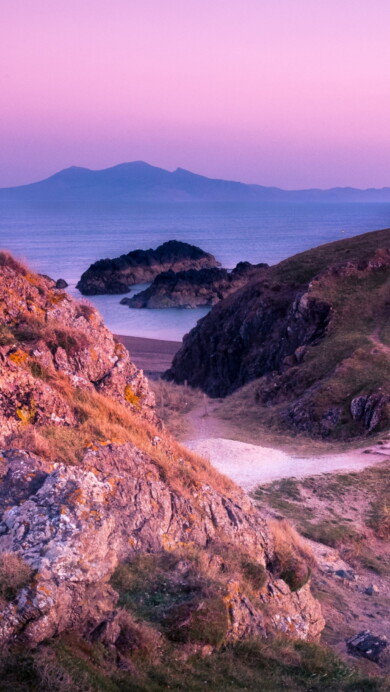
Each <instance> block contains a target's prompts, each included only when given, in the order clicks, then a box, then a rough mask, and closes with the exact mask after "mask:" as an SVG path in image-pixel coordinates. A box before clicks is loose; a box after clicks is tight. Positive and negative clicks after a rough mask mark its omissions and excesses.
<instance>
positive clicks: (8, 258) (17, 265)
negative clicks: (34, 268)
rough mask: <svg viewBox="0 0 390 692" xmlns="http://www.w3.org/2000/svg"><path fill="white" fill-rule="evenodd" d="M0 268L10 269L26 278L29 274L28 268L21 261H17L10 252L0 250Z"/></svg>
mask: <svg viewBox="0 0 390 692" xmlns="http://www.w3.org/2000/svg"><path fill="white" fill-rule="evenodd" d="M0 267H9V268H10V269H13V270H14V271H15V272H17V273H18V274H23V276H25V275H26V274H27V272H28V269H27V267H26V266H25V264H23V262H21V261H20V260H17V259H15V257H14V256H13V255H11V253H10V252H8V250H0Z"/></svg>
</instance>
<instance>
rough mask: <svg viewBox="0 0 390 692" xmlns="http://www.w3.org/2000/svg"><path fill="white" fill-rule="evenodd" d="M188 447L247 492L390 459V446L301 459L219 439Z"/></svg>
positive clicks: (265, 448)
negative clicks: (260, 487) (288, 480)
mask: <svg viewBox="0 0 390 692" xmlns="http://www.w3.org/2000/svg"><path fill="white" fill-rule="evenodd" d="M185 444H186V446H187V447H189V449H192V450H193V451H195V452H197V453H198V454H201V455H202V456H203V457H205V458H206V459H208V460H209V461H210V462H211V463H212V464H213V466H215V468H216V469H218V471H220V472H221V473H223V474H225V475H226V476H228V477H229V478H231V479H232V480H233V481H235V483H237V484H238V485H240V486H241V487H242V488H244V490H247V491H249V490H253V489H254V488H256V486H257V485H261V484H263V483H271V482H272V481H275V480H279V479H281V478H291V477H292V476H294V477H295V478H304V477H305V476H314V475H318V474H319V473H332V472H335V471H347V472H351V471H361V470H363V469H364V468H366V467H367V466H373V465H374V464H377V463H378V462H379V461H384V460H385V459H389V458H390V448H389V447H372V448H367V447H365V448H363V449H358V450H356V449H354V450H352V451H350V452H342V453H340V454H324V455H319V456H312V457H298V456H293V455H290V454H288V453H287V452H284V451H281V450H279V449H272V448H270V447H261V446H260V445H253V444H248V443H246V442H239V441H238V440H228V439H226V438H218V437H216V438H209V439H201V440H187V441H186V442H185Z"/></svg>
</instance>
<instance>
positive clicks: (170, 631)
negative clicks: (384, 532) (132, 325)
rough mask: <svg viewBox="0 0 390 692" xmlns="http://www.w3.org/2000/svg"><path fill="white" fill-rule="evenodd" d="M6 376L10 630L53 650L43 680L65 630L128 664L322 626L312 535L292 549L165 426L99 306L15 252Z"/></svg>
mask: <svg viewBox="0 0 390 692" xmlns="http://www.w3.org/2000/svg"><path fill="white" fill-rule="evenodd" d="M0 385H1V387H0V403H1V415H0V440H1V445H2V452H1V456H0V468H1V484H0V513H1V516H0V641H1V643H2V645H3V646H8V645H11V644H12V646H13V647H14V646H18V645H23V647H27V648H28V647H30V646H32V647H38V649H37V650H36V651H37V652H38V653H34V657H35V658H34V661H35V663H34V664H33V665H34V666H35V667H34V671H35V672H34V675H38V673H37V670H38V671H41V672H40V673H39V675H41V678H40V681H41V683H42V684H41V686H40V687H39V689H57V688H56V687H55V685H53V686H52V687H50V684H51V683H50V684H49V683H47V678H45V677H44V676H45V675H48V672H47V667H45V666H43V668H42V665H41V663H42V660H45V661H46V662H47V661H48V660H49V659H50V660H51V661H53V660H55V661H57V664H56V665H60V661H59V660H58V650H59V649H58V646H59V645H58V641H59V640H58V639H57V640H52V638H53V637H57V638H58V637H64V636H65V635H66V634H67V633H72V632H77V636H78V637H79V645H78V647H79V649H80V647H81V649H82V647H87V648H88V647H90V648H89V649H88V650H91V651H92V649H91V647H92V648H93V647H94V646H97V647H100V648H98V649H96V650H94V651H99V652H100V654H99V655H102V656H103V655H104V656H106V657H110V661H111V663H110V665H111V666H112V667H113V668H112V670H114V669H115V670H122V671H123V670H124V671H125V673H123V674H124V675H126V674H128V673H127V672H126V671H132V672H133V675H134V674H135V672H136V671H137V668H136V663H134V660H135V659H134V658H133V657H134V655H135V654H134V651H135V652H136V653H137V652H138V651H139V647H140V646H141V648H142V646H144V643H142V642H143V641H144V639H145V637H146V638H147V637H149V638H150V637H152V638H153V637H154V639H153V642H154V644H153V647H154V648H156V650H157V649H158V650H160V649H161V647H163V646H165V647H167V646H168V642H171V644H169V646H172V645H173V646H176V647H179V648H180V646H184V647H185V646H187V647H188V646H190V647H191V646H192V647H193V651H196V650H197V649H196V647H198V648H199V647H201V646H203V647H204V646H205V645H207V646H209V647H210V650H212V649H213V648H215V647H216V646H220V645H221V644H222V643H224V644H225V645H226V644H228V643H229V642H233V641H236V640H239V639H243V638H247V637H253V636H257V637H265V636H267V637H269V636H271V635H272V633H275V632H279V633H287V634H289V635H290V636H293V637H297V638H300V639H308V638H313V637H317V636H318V635H319V633H320V632H321V629H322V627H323V625H324V622H323V618H322V615H321V609H320V606H319V604H318V603H317V602H316V601H315V599H314V598H313V597H312V595H311V593H310V586H309V580H310V570H311V563H310V553H309V552H307V551H306V548H305V546H304V545H303V543H302V542H300V541H299V540H297V541H296V542H295V543H294V541H292V540H291V537H290V539H289V548H288V550H287V548H285V549H283V550H281V549H280V547H279V548H278V545H279V546H280V537H279V542H278V544H276V543H275V540H274V534H273V530H272V529H270V528H269V527H268V525H267V523H266V521H265V519H264V517H263V516H262V514H261V513H260V512H259V511H258V510H257V509H256V508H255V507H254V506H253V504H252V503H251V501H250V500H249V499H248V497H246V495H245V494H244V493H243V491H241V490H240V489H239V488H238V487H236V486H235V485H234V484H233V483H232V482H231V481H229V480H228V479H226V478H225V477H223V476H221V475H220V474H219V473H218V472H217V471H216V470H215V469H213V468H212V467H211V466H210V465H209V464H208V462H206V461H205V460H203V459H201V458H199V457H197V456H195V455H193V454H192V453H191V452H189V451H188V450H186V449H185V448H184V447H181V446H180V445H178V443H177V442H176V441H175V440H174V439H173V438H172V437H171V436H170V435H169V434H168V433H167V432H166V431H165V430H164V429H163V428H162V425H161V423H160V422H159V420H158V419H157V417H156V415H155V413H154V408H153V404H154V401H153V395H152V394H151V392H150V390H149V387H148V383H147V381H146V380H145V378H144V377H143V374H142V372H140V371H139V370H137V368H136V367H135V366H134V365H133V364H132V362H131V360H130V358H129V355H128V353H127V351H126V350H125V349H124V347H123V346H122V345H121V344H119V343H118V342H116V341H115V339H114V338H113V336H112V335H111V334H110V332H109V331H108V330H107V329H106V328H105V327H104V325H103V324H102V321H101V318H100V316H99V315H98V313H97V312H96V311H95V310H94V309H93V308H92V307H91V306H89V305H87V304H85V303H84V304H83V303H77V302H76V301H74V300H73V299H72V298H70V297H69V296H68V295H67V294H66V293H64V292H63V291H61V290H59V289H56V288H55V283H54V282H53V281H51V280H50V279H48V278H47V277H42V276H39V275H36V274H33V273H31V272H30V271H29V270H28V269H27V268H25V267H24V266H22V265H20V264H19V263H18V262H16V261H15V260H14V259H13V258H12V257H11V256H10V255H8V254H6V253H0ZM284 545H285V546H287V544H286V543H285V544H284ZM137 580H141V584H142V585H143V586H142V588H141V589H140V591H137V589H138V588H139V587H138V586H137V584H138V581H137ZM144 585H149V586H147V588H146V590H145V586H144ZM153 594H155V596H153ZM153 598H155V599H156V601H155V602H153V603H149V601H153ZM148 599H149V600H148ZM148 604H149V605H148ZM142 622H143V623H144V624H142ZM140 623H141V624H140ZM142 628H143V629H142ZM139 640H142V642H141V644H139V643H138V644H137V642H139ZM56 641H57V644H56V643H55V642H56ZM60 641H61V642H64V641H65V640H64V639H61V640H60ZM82 641H83V642H84V644H82V643H80V642H82ZM149 641H151V640H150V639H149ZM51 642H52V643H51ZM39 647H41V648H39ZM42 647H43V648H42ZM62 650H63V649H62ZM103 652H106V653H104V654H103ZM96 655H98V654H97V653H96ZM172 655H173V656H177V657H180V656H181V655H182V654H181V653H180V651H178V652H177V653H176V654H172ZM45 656H46V658H45ZM42 657H43V658H42ZM47 657H49V658H47ZM56 657H57V658H56ZM106 660H108V658H107V659H106ZM39 661H41V663H39ZM45 665H46V664H45ZM39 666H41V667H39ZM117 666H119V668H117ZM50 670H51V669H50ZM69 670H70V671H71V670H72V668H71V666H70V669H69ZM69 670H68V669H67V670H66V674H67V675H70V672H69ZM42 671H43V672H42ZM45 671H46V672H45ZM111 672H112V671H111ZM64 674H65V673H64ZM112 674H113V673H112ZM45 680H46V682H45ZM44 683H45V684H44ZM45 685H46V686H45ZM48 685H49V686H48ZM31 689H32V688H31ZM75 689H76V688H75ZM77 689H78V688H77ZM99 689H100V688H99ZM102 689H103V688H102ZM115 689H119V688H115ZM120 689H122V688H120ZM140 689H143V688H140Z"/></svg>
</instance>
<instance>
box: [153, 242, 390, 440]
mask: <svg viewBox="0 0 390 692" xmlns="http://www.w3.org/2000/svg"><path fill="white" fill-rule="evenodd" d="M389 291H390V231H389V230H384V231H376V232H373V233H367V234H365V235H361V236H357V237H355V238H350V239H345V240H342V241H337V242H335V243H330V244H327V245H323V246H321V247H319V248H315V249H314V250H309V251H307V252H304V253H301V254H299V255H296V256H294V257H292V258H290V259H288V260H285V261H283V262H281V263H280V264H278V265H276V266H273V267H270V268H269V269H267V270H264V272H263V274H262V276H261V278H259V279H258V280H256V281H253V282H251V283H250V284H249V285H248V286H247V287H244V288H242V289H240V290H239V291H237V292H236V293H234V294H233V295H231V296H229V297H228V298H226V299H225V300H223V301H222V302H220V303H219V304H218V305H216V306H215V307H214V308H213V309H212V311H211V312H210V313H209V314H208V315H207V316H206V317H205V318H203V319H202V320H201V321H200V322H199V323H198V325H197V326H196V327H195V328H194V329H193V330H192V331H191V332H190V333H189V334H188V335H186V336H185V338H184V341H183V346H182V348H181V349H180V350H179V351H178V353H177V354H176V356H175V358H174V361H173V364H172V367H171V369H170V370H169V371H168V372H167V373H166V377H167V378H168V379H170V380H173V381H175V382H177V383H183V382H185V381H188V383H189V384H190V385H191V386H194V387H200V388H202V389H203V390H204V391H205V392H207V393H208V394H209V395H210V396H213V397H226V396H228V395H232V397H231V400H232V402H234V401H236V402H237V404H238V403H239V400H240V397H245V400H246V407H245V408H246V415H248V414H249V413H251V415H252V417H253V420H255V418H256V416H257V417H258V419H259V422H260V421H262V423H265V424H267V425H268V424H272V425H273V426H275V427H276V428H283V429H290V430H291V431H293V432H304V433H306V434H309V435H312V436H321V437H333V438H349V437H354V436H359V435H365V434H367V433H370V432H374V431H377V430H381V429H387V428H388V427H389V425H390V418H389V402H390V376H389V372H390V341H389V334H388V328H387V322H388V305H389ZM368 363H369V367H367V364H368ZM244 385H246V389H245V390H244V389H242V388H243V387H244Z"/></svg>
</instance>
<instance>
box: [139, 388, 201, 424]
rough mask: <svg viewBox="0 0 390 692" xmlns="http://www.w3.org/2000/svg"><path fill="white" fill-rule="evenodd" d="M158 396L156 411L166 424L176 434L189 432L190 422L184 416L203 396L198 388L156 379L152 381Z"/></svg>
mask: <svg viewBox="0 0 390 692" xmlns="http://www.w3.org/2000/svg"><path fill="white" fill-rule="evenodd" d="M150 386H151V389H152V390H153V392H154V395H155V397H156V412H157V415H158V416H159V417H160V418H161V420H162V421H163V423H164V425H166V427H167V428H168V430H169V431H170V432H171V433H172V434H173V435H175V436H181V435H183V434H185V433H186V432H188V430H189V427H190V426H189V424H188V422H187V420H186V419H185V418H184V416H185V414H186V413H188V412H189V411H191V410H192V409H193V408H194V407H195V406H196V405H197V404H198V403H199V401H200V397H201V396H203V395H201V393H200V392H199V390H197V389H192V388H191V387H184V386H183V385H178V384H173V383H172V382H166V381H165V380H155V381H154V382H151V383H150Z"/></svg>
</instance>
